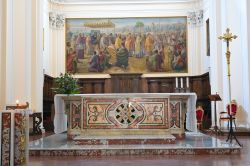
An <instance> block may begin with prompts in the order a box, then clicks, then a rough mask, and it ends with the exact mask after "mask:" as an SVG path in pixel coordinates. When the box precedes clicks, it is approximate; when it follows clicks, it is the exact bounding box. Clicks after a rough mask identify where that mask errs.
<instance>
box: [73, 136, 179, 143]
mask: <svg viewBox="0 0 250 166" xmlns="http://www.w3.org/2000/svg"><path fill="white" fill-rule="evenodd" d="M175 140H176V138H175V137H174V136H173V135H120V136H117V135H116V136H105V137H104V136H93V135H92V136H83V135H80V136H76V137H75V138H74V139H73V141H74V142H75V144H76V145H151V144H154V145H155V144H157V145H158V144H162V145H163V144H175Z"/></svg>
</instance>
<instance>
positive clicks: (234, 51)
mask: <svg viewBox="0 0 250 166" xmlns="http://www.w3.org/2000/svg"><path fill="white" fill-rule="evenodd" d="M207 3H209V6H210V7H209V17H210V25H211V26H210V28H211V56H210V68H211V69H210V70H211V74H210V75H211V92H212V93H215V92H218V93H219V94H220V96H221V97H222V101H221V102H219V103H218V107H217V110H218V111H217V114H218V113H219V112H220V111H222V110H225V108H226V104H227V103H229V101H230V100H229V83H228V76H227V74H228V69H227V63H226V56H225V52H226V43H225V42H222V41H220V40H218V38H217V37H218V36H221V35H222V34H223V33H225V31H226V28H230V30H231V32H232V33H233V34H235V35H237V36H238V38H237V39H235V40H233V41H232V42H230V51H231V58H230V62H231V64H230V69H231V77H230V78H231V99H236V101H237V102H238V104H239V106H240V108H241V109H240V110H239V112H238V113H239V114H238V115H237V116H238V117H237V123H238V125H242V126H245V127H249V125H248V123H249V115H250V112H249V71H250V70H249V57H248V54H249V52H248V42H247V41H249V38H247V34H249V32H248V30H247V28H248V26H247V24H248V22H249V20H248V19H247V17H246V16H247V7H246V6H247V1H246V0H240V1H238V0H212V1H209V0H207ZM232 11H233V12H232ZM213 118H214V116H213Z"/></svg>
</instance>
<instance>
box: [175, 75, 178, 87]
mask: <svg viewBox="0 0 250 166" xmlns="http://www.w3.org/2000/svg"><path fill="white" fill-rule="evenodd" d="M175 86H176V88H178V77H176V78H175Z"/></svg>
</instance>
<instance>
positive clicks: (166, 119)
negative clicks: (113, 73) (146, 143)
mask: <svg viewBox="0 0 250 166" xmlns="http://www.w3.org/2000/svg"><path fill="white" fill-rule="evenodd" d="M195 108H196V94H195V93H121V94H117V93H115V94H76V95H56V96H55V119H54V127H55V130H54V131H55V133H61V132H64V131H67V134H68V138H69V139H73V138H76V137H79V136H81V137H89V138H90V137H91V136H95V137H100V136H104V137H105V136H114V137H115V136H121V135H122V136H129V137H133V136H135V135H136V136H143V135H144V136H145V135H147V136H149V135H150V136H156V137H161V136H164V135H174V136H176V137H181V138H182V137H183V136H184V133H185V129H184V121H185V115H186V129H187V130H190V131H195V132H196V131H197V127H196V114H195Z"/></svg>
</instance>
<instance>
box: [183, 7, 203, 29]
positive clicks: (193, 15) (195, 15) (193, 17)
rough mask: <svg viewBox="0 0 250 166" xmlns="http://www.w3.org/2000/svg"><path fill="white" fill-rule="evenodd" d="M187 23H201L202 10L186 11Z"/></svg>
mask: <svg viewBox="0 0 250 166" xmlns="http://www.w3.org/2000/svg"><path fill="white" fill-rule="evenodd" d="M187 19H188V23H189V24H191V25H198V26H199V25H202V23H203V10H197V11H193V12H188V14H187Z"/></svg>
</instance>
